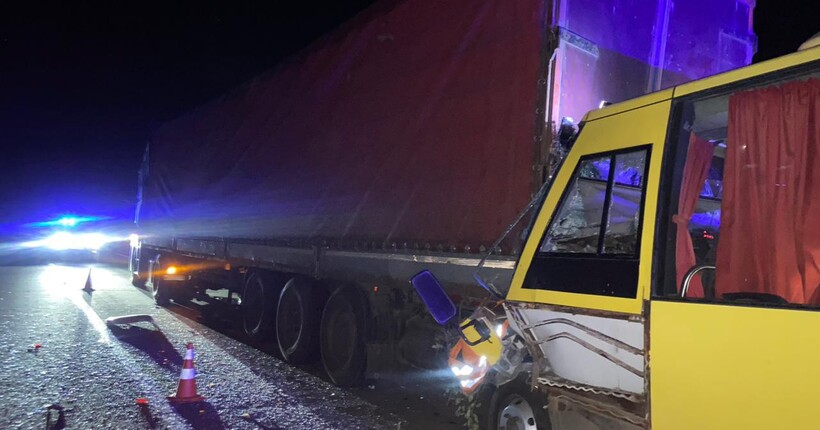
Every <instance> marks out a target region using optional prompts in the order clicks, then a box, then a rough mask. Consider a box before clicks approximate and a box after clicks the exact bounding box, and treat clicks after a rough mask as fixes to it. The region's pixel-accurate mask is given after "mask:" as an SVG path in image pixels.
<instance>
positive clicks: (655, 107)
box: [507, 90, 672, 314]
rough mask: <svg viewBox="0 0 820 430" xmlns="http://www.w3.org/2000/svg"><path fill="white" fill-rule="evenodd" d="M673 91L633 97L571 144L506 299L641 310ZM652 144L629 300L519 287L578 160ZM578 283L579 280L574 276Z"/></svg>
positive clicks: (592, 122)
mask: <svg viewBox="0 0 820 430" xmlns="http://www.w3.org/2000/svg"><path fill="white" fill-rule="evenodd" d="M671 97H672V91H671V90H667V91H661V92H659V93H654V94H651V95H649V96H646V97H642V98H640V99H637V100H635V103H634V104H631V105H630V106H629V109H627V110H625V111H620V112H617V113H615V114H613V115H610V116H607V117H604V118H601V119H598V120H590V121H588V122H587V123H585V125H584V130H583V131H582V132H581V134H580V135H579V137H578V141H577V142H575V145H574V146H573V148H572V150H571V151H570V153H569V155H568V156H567V158H566V160H565V161H564V165H563V166H562V167H561V170H560V171H559V172H558V175H557V176H556V177H555V182H554V183H553V188H552V189H551V190H550V193H549V194H548V196H547V198H546V200H545V202H544V204H543V206H542V208H541V211H540V212H539V213H538V218H537V219H536V221H535V224H534V225H533V228H532V232H533V234H531V235H530V237H529V238H528V239H527V243H526V245H525V246H524V250H523V252H522V254H521V259H520V261H519V264H518V268H517V269H516V271H515V274H514V275H513V280H512V284H511V286H510V291H509V293H508V294H507V299H508V300H512V301H520V302H531V303H546V304H553V305H560V306H575V307H580V308H587V309H597V310H608V311H613V312H621V313H628V314H640V313H641V310H642V308H643V300H644V299H645V298H648V297H649V283H650V279H651V271H652V243H653V241H654V240H655V219H656V218H657V217H656V211H657V206H658V200H657V196H658V183H659V182H660V172H661V160H662V158H663V148H664V141H665V139H666V125H667V121H668V118H669V109H670V106H671V101H670V99H671ZM647 144H651V145H652V147H651V154H650V160H649V174H648V177H647V179H646V181H647V182H646V184H647V185H646V202H645V206H644V217H643V227H642V230H641V251H640V259H641V263H640V267H639V271H638V292H637V295H636V297H634V298H620V297H608V296H599V295H590V294H577V293H565V292H558V291H546V290H536V289H524V288H522V285H523V283H524V278H525V276H526V274H527V271H528V270H529V267H530V264H531V263H532V259H533V256H534V255H535V252H536V249H537V248H538V245H539V242H540V241H541V236H543V234H544V231H546V229H547V224H548V223H549V222H550V219H551V217H552V213H553V212H554V210H555V207H556V205H558V203H559V200H560V199H561V195H562V193H563V190H564V189H566V187H567V185H568V183H569V181H570V177H571V176H572V173H573V170H574V168H575V165H576V164H578V160H579V159H580V158H581V157H582V156H585V155H589V154H597V153H600V152H607V151H613V150H618V149H624V148H630V147H635V146H641V145H647ZM578 282H584V280H583V279H579V280H578Z"/></svg>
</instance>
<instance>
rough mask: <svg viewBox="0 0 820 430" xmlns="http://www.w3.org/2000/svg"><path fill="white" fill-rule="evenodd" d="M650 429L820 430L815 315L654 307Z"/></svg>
mask: <svg viewBox="0 0 820 430" xmlns="http://www.w3.org/2000/svg"><path fill="white" fill-rule="evenodd" d="M651 312H652V323H651V324H650V344H651V348H650V352H649V369H650V378H649V379H650V386H651V389H650V393H651V401H650V404H651V405H652V412H651V419H652V428H655V429H663V430H674V429H687V430H689V429H704V430H705V429H795V430H797V429H816V428H820V416H818V413H817V402H818V399H820V330H817V327H820V312H816V311H803V310H790V309H773V308H758V307H742V306H723V305H710V304H698V303H683V302H663V301H654V302H652V310H651Z"/></svg>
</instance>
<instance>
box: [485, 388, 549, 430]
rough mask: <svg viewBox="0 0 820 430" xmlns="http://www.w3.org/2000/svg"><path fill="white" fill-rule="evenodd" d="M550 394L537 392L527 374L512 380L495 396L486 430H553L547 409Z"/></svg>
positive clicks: (497, 391) (491, 403)
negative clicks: (529, 382) (528, 380)
mask: <svg viewBox="0 0 820 430" xmlns="http://www.w3.org/2000/svg"><path fill="white" fill-rule="evenodd" d="M546 399H547V395H546V394H545V393H542V392H540V391H535V392H533V391H532V390H530V387H529V384H528V383H527V378H526V375H522V377H519V378H518V379H515V380H513V381H510V382H508V383H506V384H504V385H502V386H500V387H498V389H497V390H496V391H495V393H493V396H492V399H491V400H490V410H489V413H488V414H487V415H488V416H487V418H488V419H487V421H488V422H487V425H486V428H487V429H489V430H502V429H521V430H549V429H551V428H552V426H551V425H550V419H549V414H548V413H547V410H546V409H545V408H544V406H546V404H547V402H546Z"/></svg>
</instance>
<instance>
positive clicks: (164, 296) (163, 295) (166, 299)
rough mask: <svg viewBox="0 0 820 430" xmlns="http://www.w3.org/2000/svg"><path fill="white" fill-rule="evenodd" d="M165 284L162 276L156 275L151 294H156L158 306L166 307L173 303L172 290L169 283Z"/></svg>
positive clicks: (155, 299) (155, 300) (155, 298)
mask: <svg viewBox="0 0 820 430" xmlns="http://www.w3.org/2000/svg"><path fill="white" fill-rule="evenodd" d="M155 267H156V266H155ZM163 284H165V283H164V282H162V280H161V279H160V277H157V276H154V279H153V282H152V285H151V295H152V296H154V302H155V303H156V304H157V306H162V307H166V306H168V305H169V304H171V291H170V288H169V286H168V285H163Z"/></svg>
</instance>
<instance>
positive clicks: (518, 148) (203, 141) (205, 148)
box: [140, 0, 547, 249]
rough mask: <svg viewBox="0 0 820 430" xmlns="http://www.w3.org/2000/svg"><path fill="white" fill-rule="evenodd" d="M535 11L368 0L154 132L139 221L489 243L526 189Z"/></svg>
mask: <svg viewBox="0 0 820 430" xmlns="http://www.w3.org/2000/svg"><path fill="white" fill-rule="evenodd" d="M544 17H545V11H544V2H543V1H537V0H522V1H515V2H510V1H506V0H487V1H481V2H475V1H472V0H453V1H448V2H429V1H424V0H405V1H395V2H386V3H381V4H377V5H375V6H373V7H371V8H369V9H368V10H366V11H365V12H363V13H361V14H360V15H358V16H357V17H355V18H354V19H353V20H352V21H351V22H349V23H348V24H347V25H345V26H343V27H342V28H340V29H339V30H338V31H336V32H334V33H333V34H330V35H328V36H326V37H325V38H323V39H321V40H319V41H318V42H316V43H314V44H313V45H312V46H311V47H309V48H307V49H306V50H305V51H303V52H302V53H300V54H298V55H297V56H295V57H293V58H291V59H289V60H287V61H286V62H285V63H283V64H281V65H280V66H278V67H277V68H276V69H274V70H272V71H270V72H268V73H266V74H263V75H261V76H259V77H257V78H255V79H253V80H252V81H250V82H249V83H247V84H246V85H244V86H243V87H241V88H239V89H238V90H235V91H233V92H232V93H230V94H228V95H226V96H224V97H222V98H220V99H218V100H215V101H213V102H210V103H208V104H206V105H204V106H202V107H200V108H198V109H196V110H195V111H193V112H191V113H190V114H188V115H185V116H183V117H181V118H179V119H177V120H174V121H172V122H170V123H168V124H166V125H164V126H163V127H162V128H161V129H160V130H159V132H158V133H157V134H156V136H155V137H154V139H153V140H152V142H151V157H150V175H149V177H148V178H147V181H146V184H145V192H144V196H143V198H144V202H143V206H142V213H141V217H140V220H141V222H142V224H143V227H144V228H145V230H146V232H150V231H151V230H152V228H153V229H158V228H159V227H158V226H160V225H161V226H163V228H168V227H169V226H170V229H169V230H163V231H160V230H156V232H157V233H163V234H177V235H203V236H228V237H287V238H305V239H330V240H363V241H368V242H370V241H372V242H376V243H378V244H379V245H381V244H383V243H390V242H397V243H399V244H401V243H402V242H405V241H407V242H411V243H412V242H414V241H418V242H421V243H430V244H431V245H432V246H434V247H435V246H437V244H442V245H444V246H446V247H450V246H455V247H456V248H457V249H462V247H463V246H464V245H471V246H472V247H473V248H477V247H478V245H481V244H490V243H492V241H493V240H494V239H495V238H496V237H497V236H498V235H499V234H500V233H501V232H502V231H503V230H504V227H505V226H506V224H507V223H508V222H509V220H511V219H513V218H514V216H515V214H516V213H517V211H518V210H520V209H521V208H522V207H524V206H525V205H526V203H527V202H528V200H529V194H530V191H531V190H532V189H533V184H531V183H530V181H531V178H532V172H531V167H532V164H533V159H532V157H533V155H532V154H533V145H534V142H533V134H534V123H535V119H536V117H535V115H536V107H537V106H536V105H537V102H536V99H537V97H538V91H537V85H538V80H539V78H543V77H542V76H539V64H540V62H541V61H542V59H541V53H542V44H543V43H544V40H545V37H546V34H547V32H546V23H545V22H544V19H545V18H544ZM422 246H423V245H422Z"/></svg>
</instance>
